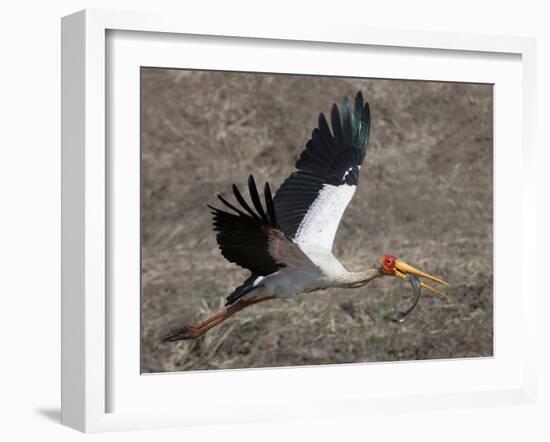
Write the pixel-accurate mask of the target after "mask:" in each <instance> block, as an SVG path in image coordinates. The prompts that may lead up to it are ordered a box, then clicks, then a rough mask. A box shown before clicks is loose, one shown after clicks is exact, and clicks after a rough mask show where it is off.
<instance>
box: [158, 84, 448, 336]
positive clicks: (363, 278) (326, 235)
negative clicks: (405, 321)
mask: <svg viewBox="0 0 550 442" xmlns="http://www.w3.org/2000/svg"><path fill="white" fill-rule="evenodd" d="M331 126H332V132H331V130H330V128H329V125H328V122H327V120H326V118H325V116H324V115H323V114H322V113H321V114H320V115H319V123H318V127H317V128H316V129H314V130H313V132H312V134H311V139H310V140H309V141H308V142H307V144H306V148H305V149H304V151H303V152H302V154H301V155H300V158H299V159H298V161H297V162H296V169H297V171H295V172H293V173H292V174H291V175H290V176H289V177H288V178H287V179H286V181H285V182H284V183H283V184H282V185H281V187H280V189H279V190H278V191H277V193H276V194H275V196H274V197H272V194H271V190H270V187H269V184H268V183H266V184H265V188H264V204H262V201H261V198H260V195H259V194H258V190H257V188H256V183H255V182H254V178H253V177H252V175H251V176H250V177H249V178H248V191H249V193H250V200H251V202H252V207H251V206H250V204H249V203H247V202H246V200H245V199H244V197H243V196H242V194H241V193H240V192H239V189H238V188H237V186H235V185H233V194H234V196H235V199H236V201H237V204H235V203H233V204H232V203H230V202H229V201H227V200H226V199H225V198H223V197H222V196H221V195H218V198H219V199H220V201H221V202H222V203H223V204H224V205H225V206H226V207H227V209H229V211H227V209H226V210H221V209H218V208H215V207H212V206H208V207H210V209H211V210H212V214H213V220H214V230H215V231H216V239H217V242H218V246H219V248H220V250H221V253H222V255H223V256H224V257H225V258H226V259H227V260H229V261H230V262H232V263H235V264H237V265H239V266H241V267H244V268H245V269H248V270H250V272H251V275H250V277H249V278H247V279H246V281H244V283H243V284H242V285H240V286H239V287H237V288H236V289H235V290H234V291H233V292H232V293H231V294H230V295H229V296H227V298H226V300H227V302H226V308H225V309H223V310H222V311H221V312H219V313H218V314H216V315H214V316H212V317H210V318H208V319H207V320H205V321H203V322H202V323H200V324H197V325H191V326H186V327H182V328H178V329H175V330H172V331H171V332H169V333H168V334H167V335H165V336H164V338H163V340H164V341H179V340H182V339H190V338H196V337H198V336H201V335H202V334H204V333H205V332H207V331H208V330H210V329H211V328H212V327H214V326H216V325H218V324H220V323H221V322H223V321H224V320H225V319H227V318H228V317H230V316H231V315H233V314H235V313H236V312H238V311H240V310H242V309H243V308H245V307H248V306H251V305H253V304H257V303H259V302H263V301H268V300H271V299H276V298H289V297H292V296H295V295H298V294H300V293H308V292H314V291H317V290H324V289H327V288H331V287H340V288H356V287H361V286H363V285H365V284H366V283H368V282H369V281H372V280H373V279H375V278H378V277H381V276H397V277H399V278H402V279H409V280H410V281H411V284H412V285H413V288H415V289H417V297H416V300H415V303H414V304H413V306H412V307H411V308H410V309H409V310H408V311H407V312H406V313H405V314H407V313H409V312H410V311H411V310H412V308H414V306H415V305H416V303H417V302H418V298H419V296H420V287H424V288H426V289H428V290H430V291H432V292H434V293H438V294H441V292H439V291H438V290H437V289H435V288H433V287H430V286H429V285H427V284H425V283H424V282H421V281H420V280H419V279H418V278H419V277H421V278H426V279H429V280H432V281H435V282H438V283H441V284H444V285H448V284H447V283H446V282H444V281H443V280H441V279H439V278H436V277H435V276H432V275H429V274H427V273H424V272H421V271H420V270H417V269H415V268H414V267H411V266H410V265H408V264H406V263H404V262H403V261H401V260H399V259H397V258H396V257H394V256H390V255H384V256H382V257H381V258H380V260H379V262H378V263H376V265H374V266H373V267H371V268H368V269H366V270H363V271H360V272H349V271H348V270H346V269H345V268H344V266H343V265H342V264H341V263H340V261H338V259H337V258H336V257H335V256H334V255H333V254H332V244H333V242H334V237H335V235H336V230H337V229H338V224H339V223H340V220H341V218H342V216H343V214H344V211H345V210H346V207H347V205H348V204H349V202H350V201H351V198H352V197H353V195H354V193H355V190H356V187H357V180H358V178H359V171H360V169H361V165H362V163H363V159H364V158H365V153H366V149H367V144H368V142H369V132H370V111H369V105H368V103H367V104H363V96H362V94H361V92H359V93H358V94H357V96H356V97H355V108H354V110H353V112H352V110H351V106H350V102H349V99H348V98H347V97H346V98H344V101H343V104H342V113H341V115H340V111H339V110H338V106H337V105H336V104H333V105H332V108H331ZM237 205H238V206H237ZM264 205H265V207H264ZM405 314H402V317H404V315H405Z"/></svg>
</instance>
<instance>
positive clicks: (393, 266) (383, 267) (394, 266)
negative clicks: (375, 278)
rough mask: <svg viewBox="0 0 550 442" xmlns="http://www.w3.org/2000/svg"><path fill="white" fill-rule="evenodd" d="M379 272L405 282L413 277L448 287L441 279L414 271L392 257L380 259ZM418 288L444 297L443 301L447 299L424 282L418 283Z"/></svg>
mask: <svg viewBox="0 0 550 442" xmlns="http://www.w3.org/2000/svg"><path fill="white" fill-rule="evenodd" d="M380 271H381V272H382V274H384V275H389V276H397V277H398V278H401V279H407V280H408V279H409V275H415V276H417V277H419V278H425V279H429V280H431V281H435V282H437V283H439V284H443V285H445V286H447V287H449V284H448V283H446V282H445V281H443V280H442V279H440V278H436V277H435V276H432V275H429V274H427V273H424V272H421V271H420V270H418V269H415V268H414V267H412V266H410V265H409V264H407V263H405V262H403V261H401V260H399V259H397V258H396V257H395V256H392V255H384V256H382V257H381V258H380ZM420 286H421V287H423V288H425V289H427V290H430V291H431V292H433V293H435V294H437V295H439V296H442V297H444V298H445V299H446V298H447V295H445V294H444V293H443V292H441V291H439V290H437V289H436V288H434V287H431V286H429V285H428V284H426V283H424V282H420Z"/></svg>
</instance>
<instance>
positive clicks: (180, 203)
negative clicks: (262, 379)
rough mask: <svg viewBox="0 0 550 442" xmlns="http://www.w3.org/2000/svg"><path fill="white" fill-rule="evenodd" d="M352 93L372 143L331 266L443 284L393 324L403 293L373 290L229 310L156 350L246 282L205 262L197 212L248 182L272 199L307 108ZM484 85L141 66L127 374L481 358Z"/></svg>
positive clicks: (488, 188)
mask: <svg viewBox="0 0 550 442" xmlns="http://www.w3.org/2000/svg"><path fill="white" fill-rule="evenodd" d="M357 90H361V91H363V94H364V96H365V98H366V100H368V101H369V103H370V106H371V113H372V132H371V134H372V136H371V142H370V144H369V151H368V154H367V157H366V159H365V166H364V167H363V170H362V176H361V179H360V182H359V188H358V191H357V193H356V195H355V197H354V199H353V201H352V203H351V204H350V206H349V208H348V211H347V212H346V216H345V218H344V220H343V222H342V224H341V225H340V229H339V231H338V234H337V237H336V242H335V254H336V255H337V256H338V257H339V258H340V259H341V260H342V262H343V263H344V265H345V266H346V267H347V268H348V269H350V270H360V269H362V268H364V267H366V266H369V265H372V264H374V263H375V262H376V260H377V258H378V256H380V255H381V254H384V253H391V254H394V255H397V256H399V257H401V258H402V259H403V260H405V261H406V262H408V263H410V264H412V265H414V266H416V267H419V268H421V269H423V270H425V271H428V272H429V273H432V274H436V275H438V276H442V277H444V278H445V279H447V280H448V281H450V282H451V284H452V288H451V289H449V290H448V291H447V293H448V294H449V295H450V301H449V302H445V301H441V300H440V299H437V298H433V297H430V296H423V298H422V299H421V301H420V303H419V305H418V307H417V309H416V310H415V311H414V312H413V313H412V314H411V316H410V317H409V318H408V320H407V321H406V322H405V323H404V324H401V325H400V324H395V323H393V322H391V321H390V320H389V319H388V318H389V317H394V316H395V313H396V312H397V311H398V310H399V309H400V308H405V307H406V306H408V305H409V302H410V289H409V286H408V285H407V284H404V283H402V282H399V281H397V280H394V279H393V278H391V279H390V278H383V279H382V280H379V281H374V282H372V283H370V284H368V285H367V286H365V287H364V288H362V289H357V290H336V289H333V290H329V291H326V292H319V293H313V294H309V295H302V296H299V297H296V298H294V299H291V300H286V301H283V300H277V301H273V302H268V303H265V304H260V305H258V306H255V307H252V308H250V309H247V310H244V311H242V312H240V313H239V314H237V315H235V316H234V317H233V318H231V319H230V320H228V321H226V322H225V323H224V324H222V325H221V326H220V327H217V328H215V329H213V330H212V331H211V332H209V333H208V334H207V335H205V336H204V337H203V338H201V339H199V340H195V341H183V342H179V343H177V344H161V343H160V340H159V337H160V336H161V335H162V333H163V332H165V331H166V330H167V329H168V328H170V327H172V326H175V325H185V324H189V323H192V322H195V321H197V320H201V319H204V318H205V317H206V316H208V315H210V314H212V313H213V312H215V311H216V310H218V309H219V308H221V306H222V304H223V298H224V296H225V295H226V294H227V293H229V292H230V291H231V290H232V289H233V288H234V287H235V286H236V285H237V284H239V283H240V282H241V281H242V279H243V278H244V277H246V275H247V272H246V271H244V270H242V269H240V268H238V267H236V266H235V265H233V264H230V263H229V262H227V261H225V260H224V258H223V257H222V256H221V255H220V253H219V251H218V250H217V246H216V242H215V235H214V233H213V231H212V229H211V220H210V213H209V210H208V209H207V208H206V206H205V204H206V203H210V204H212V203H216V199H215V194H216V193H218V192H221V193H224V194H230V188H231V184H232V183H236V184H237V185H239V186H241V188H242V186H244V184H245V182H246V178H247V176H248V175H249V174H250V173H254V175H255V177H256V178H257V181H258V182H259V183H263V182H264V181H265V180H269V182H270V183H271V185H272V188H273V189H276V188H277V187H278V186H279V185H280V184H281V183H282V181H283V180H284V179H285V178H286V176H288V174H289V173H290V172H291V171H292V170H293V165H294V162H295V160H296V159H297V157H298V155H299V154H300V152H301V150H302V148H303V146H304V145H305V142H306V141H307V139H308V137H309V135H310V132H311V130H312V129H313V127H315V125H316V120H317V115H318V113H319V112H321V111H323V112H325V113H326V112H328V110H329V107H330V105H331V103H332V102H333V101H337V102H341V99H342V97H343V96H344V95H348V96H350V97H352V96H354V95H355V93H356V92H357ZM492 133H493V127H492V87H491V86H489V85H475V84H452V83H435V82H417V81H397V80H363V79H351V78H329V77H306V76H283V75H259V74H242V73H224V72H200V71H182V70H168V69H162V70H161V69H146V68H143V69H142V73H141V147H142V173H141V177H142V201H141V205H142V371H143V372H158V371H175V370H202V369H219V368H243V367H267V366H288V365H304V364H308V365H309V364H326V363H342V362H363V361H393V360H407V359H409V360H410V359H428V358H455V357H476V356H490V355H492V352H493V347H492V343H493V319H492V318H493V303H492V289H493V287H492V277H493V270H492V250H493V247H492V241H493V239H492V222H493V218H492V214H493V209H492V182H493V178H492V154H493V152H492V144H493V142H492Z"/></svg>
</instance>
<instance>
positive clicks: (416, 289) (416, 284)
mask: <svg viewBox="0 0 550 442" xmlns="http://www.w3.org/2000/svg"><path fill="white" fill-rule="evenodd" d="M407 277H408V278H409V282H410V283H411V286H412V289H413V295H414V296H415V298H414V302H413V304H412V305H411V306H410V307H409V308H408V309H407V310H406V311H404V312H398V313H397V319H395V320H394V321H395V322H398V323H399V324H402V323H403V322H405V318H406V317H407V316H408V315H409V313H411V312H412V311H413V310H414V308H415V307H416V304H418V301H419V300H420V295H421V294H422V291H421V288H420V279H419V278H418V276H416V275H413V274H411V273H407Z"/></svg>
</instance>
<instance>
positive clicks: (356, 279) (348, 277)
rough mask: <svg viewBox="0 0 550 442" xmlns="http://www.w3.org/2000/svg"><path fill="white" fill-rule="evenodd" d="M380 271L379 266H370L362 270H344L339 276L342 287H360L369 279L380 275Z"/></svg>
mask: <svg viewBox="0 0 550 442" xmlns="http://www.w3.org/2000/svg"><path fill="white" fill-rule="evenodd" d="M382 275H383V274H382V272H381V271H380V269H379V268H370V269H366V270H363V271H362V272H346V273H344V274H343V275H342V276H341V277H340V280H341V282H342V286H343V287H350V288H353V287H361V286H362V285H365V284H366V283H368V282H369V281H372V280H373V279H375V278H378V277H379V276H382Z"/></svg>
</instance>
